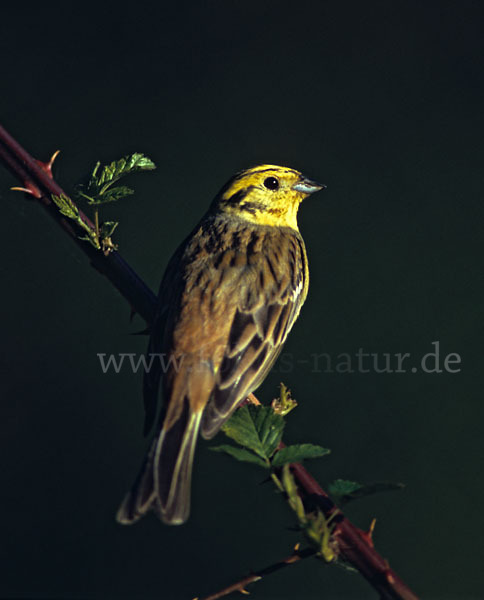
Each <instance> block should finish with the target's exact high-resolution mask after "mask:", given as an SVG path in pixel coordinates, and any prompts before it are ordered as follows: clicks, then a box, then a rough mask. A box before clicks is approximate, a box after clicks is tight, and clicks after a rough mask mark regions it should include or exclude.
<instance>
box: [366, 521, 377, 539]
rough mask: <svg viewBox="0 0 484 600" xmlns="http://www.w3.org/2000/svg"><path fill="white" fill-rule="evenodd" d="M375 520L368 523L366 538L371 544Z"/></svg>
mask: <svg viewBox="0 0 484 600" xmlns="http://www.w3.org/2000/svg"><path fill="white" fill-rule="evenodd" d="M375 525H376V519H373V520H372V522H371V523H370V528H369V529H368V534H367V535H368V537H369V538H370V540H371V541H372V542H373V532H374V531H375Z"/></svg>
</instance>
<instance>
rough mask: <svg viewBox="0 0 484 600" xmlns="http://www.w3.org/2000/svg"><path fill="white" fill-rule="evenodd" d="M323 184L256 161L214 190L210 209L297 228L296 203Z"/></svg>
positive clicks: (251, 219) (247, 218)
mask: <svg viewBox="0 0 484 600" xmlns="http://www.w3.org/2000/svg"><path fill="white" fill-rule="evenodd" d="M324 187H325V186H324V185H321V184H320V183H316V182H315V181H311V180H310V179H307V178H306V177H304V176H303V175H301V173H299V171H295V170H294V169H289V168H288V167H278V166H276V165H259V166H257V167H253V168H252V169H247V170H246V171H241V172H240V173H237V174H236V175H235V176H234V177H232V179H230V181H228V182H227V183H226V184H225V186H224V187H223V188H222V189H221V190H220V192H219V193H218V194H217V196H216V198H215V200H214V201H213V204H212V207H211V209H212V210H215V211H219V212H223V213H226V214H229V215H234V216H238V217H240V218H242V219H245V220H246V221H250V222H251V223H255V224H257V225H273V226H276V227H292V228H293V229H296V230H297V210H298V208H299V204H300V203H301V201H302V200H303V199H304V198H306V196H309V194H312V193H313V192H317V191H318V190H321V189H323V188H324Z"/></svg>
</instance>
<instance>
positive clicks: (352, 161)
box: [0, 1, 484, 599]
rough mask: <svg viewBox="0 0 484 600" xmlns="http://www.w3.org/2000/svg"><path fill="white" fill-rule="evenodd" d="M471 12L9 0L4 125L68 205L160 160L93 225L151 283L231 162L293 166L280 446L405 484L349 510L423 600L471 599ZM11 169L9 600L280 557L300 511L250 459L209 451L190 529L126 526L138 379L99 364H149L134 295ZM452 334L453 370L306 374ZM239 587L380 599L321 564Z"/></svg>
mask: <svg viewBox="0 0 484 600" xmlns="http://www.w3.org/2000/svg"><path fill="white" fill-rule="evenodd" d="M482 16H483V11H482V4H481V3H479V2H469V1H463V2H459V3H457V2H424V3H417V2H369V3H366V2H332V3H329V2H306V1H299V2H294V3H283V2H267V1H258V2H254V1H245V2H239V1H237V2H235V1H233V2H221V1H218V2H191V3H188V4H180V5H179V6H178V7H175V6H174V5H173V4H171V3H170V4H168V3H158V4H157V5H156V6H155V5H153V4H148V3H137V4H133V5H131V6H127V7H125V8H122V7H121V6H120V5H117V6H116V5H114V4H107V3H98V4H97V5H95V6H92V7H91V6H88V5H86V4H81V3H78V4H76V5H71V4H68V3H64V4H63V5H58V6H56V5H55V3H54V4H51V3H37V4H35V5H33V6H30V7H27V6H26V5H23V4H21V3H16V4H10V5H8V7H4V8H3V9H2V17H1V24H0V56H1V66H0V72H1V82H2V83H1V85H2V91H1V95H0V111H1V118H2V121H3V123H4V125H5V126H6V127H7V129H9V130H10V131H11V132H12V133H13V134H14V135H15V136H16V137H17V138H18V139H19V141H21V142H22V143H23V144H24V145H25V146H26V148H27V149H28V150H29V151H31V152H32V153H33V154H34V155H36V156H38V157H39V158H43V159H46V158H48V156H49V155H50V153H51V152H53V151H54V150H55V149H57V148H60V149H61V150H62V154H61V156H60V158H59V159H58V164H57V169H56V177H57V179H58V180H59V182H60V183H61V184H62V185H64V186H65V188H66V189H68V190H69V189H70V187H71V186H72V185H73V184H74V183H76V182H78V181H79V179H81V178H82V177H83V176H84V175H85V174H87V173H88V172H89V171H90V169H91V168H92V166H93V164H94V162H95V161H96V160H97V159H101V160H111V159H114V158H117V157H119V156H121V155H123V154H126V153H129V152H132V151H141V152H144V153H146V154H148V155H149V156H151V157H152V158H153V159H154V160H155V161H156V163H157V164H158V170H157V171H156V172H154V173H150V174H146V175H138V176H136V177H135V178H133V180H132V183H133V185H135V187H136V190H137V194H136V197H135V198H132V199H129V200H126V201H125V202H123V203H122V204H120V205H119V206H110V207H108V209H106V211H105V215H106V217H110V218H115V219H116V220H119V221H121V225H120V227H119V233H118V234H117V236H116V240H117V242H118V243H119V244H120V250H121V253H122V254H123V256H124V257H125V258H126V259H127V260H128V261H129V262H130V263H131V264H132V266H133V267H134V268H135V269H136V270H137V271H138V272H139V274H140V275H141V276H142V277H143V278H145V280H146V281H147V282H148V284H149V285H150V286H152V287H153V288H157V286H158V282H159V280H160V278H161V275H162V271H163V268H164V266H165V264H166V261H167V260H168V258H169V256H170V254H171V253H172V251H173V250H174V248H175V247H176V245H177V243H178V242H179V241H180V240H181V239H182V238H183V237H184V236H185V235H186V234H187V232H188V231H189V230H190V229H191V227H192V226H193V225H194V223H195V222H196V221H197V220H198V218H199V217H200V216H201V214H203V212H204V211H205V209H206V207H207V206H208V204H209V202H210V200H211V198H212V197H213V195H214V194H215V193H216V192H217V190H218V189H219V188H220V187H221V185H222V184H223V183H224V182H225V180H226V179H227V178H228V177H229V176H230V175H231V174H232V173H233V172H234V171H237V170H239V169H241V168H244V167H246V166H249V165H252V164H254V163H258V162H271V163H276V164H277V163H281V164H285V165H289V166H292V167H296V168H299V169H300V170H302V171H304V173H305V174H307V175H308V176H310V177H313V178H315V179H318V180H320V181H322V182H324V183H326V184H327V186H328V189H327V190H326V191H325V192H323V193H320V194H318V195H317V196H315V197H314V198H312V199H309V200H308V201H306V202H305V204H304V205H303V207H302V210H301V213H300V228H301V231H302V233H303V235H304V238H305V240H306V244H307V248H308V253H309V259H310V267H311V278H312V282H311V287H310V294H309V298H308V301H307V304H306V306H305V307H304V309H303V312H302V314H301V317H300V320H299V321H298V323H297V325H296V326H295V328H294V330H293V332H292V334H291V336H290V339H289V341H288V343H287V346H286V350H287V352H288V353H290V355H291V356H292V357H293V360H294V368H293V369H292V370H291V372H288V373H281V372H277V368H276V372H274V373H272V374H271V375H270V376H269V377H268V378H267V380H266V382H265V383H264V385H263V387H262V388H261V389H260V394H259V395H260V397H261V398H263V399H264V400H270V399H271V398H273V397H274V396H275V395H276V393H277V384H278V382H279V381H280V380H281V379H283V380H284V381H285V382H286V384H287V385H289V386H290V387H291V389H292V391H293V394H294V396H295V397H296V398H297V400H298V401H299V404H300V406H299V408H298V409H297V411H296V412H295V413H294V414H293V416H291V418H290V420H289V423H288V427H287V432H286V440H287V441H288V442H306V441H308V442H314V443H317V442H319V443H321V444H323V445H325V446H327V447H329V448H331V449H332V451H333V452H332V454H331V455H330V456H329V458H325V459H322V460H320V461H317V462H314V463H313V465H312V466H311V468H312V470H313V472H314V473H315V474H316V475H317V477H318V478H319V479H320V480H321V482H323V483H324V484H327V483H328V482H330V481H331V480H333V479H334V478H336V477H341V478H348V479H354V480H357V481H375V480H389V481H402V482H404V483H406V484H407V488H406V490H405V491H403V492H400V493H387V494H382V495H380V496H375V497H371V498H367V499H365V500H362V501H360V502H358V503H356V504H354V505H350V506H349V507H348V511H347V512H348V515H349V516H350V517H351V518H352V519H353V520H354V521H355V522H356V523H357V524H359V525H360V526H361V527H367V526H368V524H369V522H370V520H371V518H373V517H377V528H376V533H375V539H376V544H377V547H378V549H379V550H380V551H381V553H382V554H383V555H384V556H386V557H388V559H389V560H390V562H391V564H392V566H393V567H394V568H395V569H396V571H397V572H398V573H399V574H400V575H401V576H402V578H403V579H404V580H406V581H407V582H408V584H409V585H410V586H411V587H413V588H414V589H415V590H416V591H417V592H418V593H419V594H421V595H422V597H424V598H432V599H437V598H438V599H441V598H442V599H444V598H449V599H450V598H452V599H457V598H459V599H460V598H465V599H474V598H481V597H482V595H481V594H482V592H483V589H484V576H483V575H482V541H481V539H480V532H481V531H482V492H483V478H482V457H483V452H482V433H481V432H482V418H483V409H482V406H483V403H482V397H481V388H482V385H481V382H482V377H481V370H482V337H483V336H482V329H483V325H482V308H481V306H482V292H483V287H484V286H483V270H482V267H483V260H482V224H483V208H482V189H483V177H482V175H481V172H482V160H483V154H484V152H483V150H482V137H483V136H482V110H483V101H484V97H483V96H484V94H483V92H484V77H483V36H482ZM11 185H15V182H14V180H13V179H12V178H11V177H10V176H9V175H8V174H7V173H6V172H5V171H4V170H3V169H0V200H1V207H2V219H1V235H0V240H1V242H0V243H1V255H2V267H1V285H2V294H1V298H2V304H1V314H2V371H3V374H2V377H1V380H0V381H1V384H0V385H1V399H2V401H1V408H0V436H1V437H0V456H1V459H0V464H1V491H0V595H1V596H2V597H4V596H15V597H23V598H24V597H34V598H41V597H42V598H44V597H67V598H106V597H108V598H117V597H125V598H168V599H172V598H173V599H178V598H185V599H188V598H192V597H193V596H196V595H200V596H201V595H203V594H207V593H209V592H213V591H215V590H217V589H218V588H220V587H222V586H223V585H226V584H228V583H229V582H231V581H232V580H234V579H235V578H237V577H239V576H241V575H243V574H245V573H246V572H247V571H249V570H250V569H257V568H261V567H263V566H266V565H268V564H270V563H271V562H273V561H276V560H277V559H279V558H281V557H283V556H285V555H287V554H288V553H289V552H290V550H291V547H292V545H293V544H294V543H295V542H296V541H297V540H298V539H299V538H298V535H297V533H295V532H294V531H291V530H290V529H289V528H290V527H291V526H292V525H293V520H292V516H291V515H290V514H289V512H288V509H287V508H286V506H285V505H284V503H283V501H282V499H281V498H279V497H277V496H276V495H275V494H274V493H273V491H272V489H271V488H270V486H269V485H259V483H260V482H261V480H262V479H263V474H262V473H260V472H258V471H257V469H256V468H255V467H251V466H246V465H242V464H239V463H235V461H232V460H231V459H229V458H226V457H224V456H222V455H219V454H215V453H211V452H209V451H208V449H207V444H206V443H205V442H202V443H201V444H200V446H199V451H198V454H197V459H196V468H195V474H194V486H193V511H192V516H191V518H190V521H189V523H188V524H187V525H186V526H184V527H178V528H168V527H164V526H162V525H161V524H160V523H159V522H157V520H156V519H155V518H154V517H152V516H150V517H148V518H146V519H144V520H142V521H141V522H140V523H139V524H137V525H136V526H134V527H131V528H126V527H121V526H119V525H117V524H116V522H115V521H114V514H115V511H116V509H117V506H118V504H119V502H120V500H121V498H122V496H123V494H124V492H125V491H126V490H127V489H128V487H129V485H130V484H131V482H132V480H133V478H134V476H135V474H136V472H137V470H138V467H139V465H140V462H141V458H142V454H143V452H144V449H145V446H146V441H145V440H143V438H142V435H141V428H142V418H143V415H142V402H141V377H140V375H132V374H130V373H129V372H127V371H124V372H122V373H121V374H119V375H114V374H110V375H103V374H102V372H101V369H100V366H99V362H98V359H97V356H96V354H97V353H99V352H105V353H110V352H142V351H143V350H144V347H145V340H144V339H143V338H140V337H133V336H131V335H130V333H131V332H133V331H136V330H138V329H140V328H141V327H142V322H141V320H138V321H137V322H135V323H133V324H130V322H129V307H128V306H127V305H126V303H125V302H124V300H122V299H121V298H120V297H119V295H118V294H117V293H116V291H115V290H114V289H113V288H112V287H111V286H110V285H109V283H107V281H105V280H104V279H103V278H102V277H100V276H99V275H98V274H96V272H94V271H93V270H92V269H91V268H90V267H89V265H88V263H87V261H86V259H85V257H84V255H83V254H82V253H81V252H80V251H79V250H78V249H77V248H76V247H75V246H74V244H72V242H71V241H70V240H69V239H68V238H67V237H66V236H65V235H64V234H63V233H62V231H61V230H60V229H59V228H58V227H57V226H56V225H55V224H54V223H53V222H51V220H50V219H49V218H48V216H47V215H46V214H44V212H43V211H42V210H41V209H40V208H39V207H38V206H36V205H35V204H34V203H32V202H29V201H26V200H25V199H24V198H23V197H22V195H20V194H18V193H16V194H15V193H11V192H9V191H8V188H9V187H10V186H11ZM436 340H438V341H440V345H441V351H442V353H443V354H448V353H450V352H456V353H459V355H460V356H461V358H462V371H461V372H460V373H457V374H448V373H447V374H446V373H442V374H425V373H416V374H412V373H407V374H395V373H394V374H375V373H373V374H372V373H370V374H358V373H354V374H346V375H343V374H338V373H333V374H330V373H326V374H321V373H313V372H311V366H310V365H309V364H304V363H302V362H300V363H297V362H296V361H297V360H304V359H307V358H308V357H309V356H310V355H311V354H312V353H321V352H327V353H329V354H332V355H334V356H336V355H337V354H338V353H341V352H345V353H350V354H354V353H356V352H357V351H358V349H359V348H363V349H364V350H365V351H369V352H380V353H385V352H391V353H394V352H411V353H412V354H413V356H414V357H421V356H422V355H423V354H425V353H427V352H429V351H430V350H431V349H432V346H431V343H432V342H433V341H436ZM253 593H254V597H256V598H266V599H278V598H281V599H282V598H300V599H309V598H355V599H364V598H375V594H374V593H373V591H372V590H371V589H370V588H369V587H368V586H367V584H366V583H365V582H364V581H363V580H362V579H361V578H360V577H359V576H357V575H355V574H348V573H345V572H343V571H342V570H340V569H337V568H334V567H333V568H324V567H322V566H320V565H319V564H318V563H317V562H316V561H314V560H309V561H306V562H305V563H303V564H299V565H297V566H294V567H292V568H291V569H286V570H285V571H284V572H281V573H278V574H275V575H273V576H271V577H270V578H268V579H267V580H266V581H263V582H261V583H260V584H258V586H257V588H254V589H253Z"/></svg>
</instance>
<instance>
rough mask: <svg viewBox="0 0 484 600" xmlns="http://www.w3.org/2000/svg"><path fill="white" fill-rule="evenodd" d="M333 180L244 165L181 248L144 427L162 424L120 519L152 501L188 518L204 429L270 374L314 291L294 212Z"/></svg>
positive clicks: (148, 375)
mask: <svg viewBox="0 0 484 600" xmlns="http://www.w3.org/2000/svg"><path fill="white" fill-rule="evenodd" d="M325 187H326V186H324V185H322V184H320V183H317V182H316V181H313V180H311V179H308V178H307V177H305V176H303V175H302V174H301V173H300V172H299V171H297V170H295V169H291V168H289V167H281V166H277V165H270V164H263V165H258V166H255V167H252V168H249V169H246V170H243V171H240V172H238V173H236V174H235V175H234V176H233V177H232V178H231V179H230V180H229V181H228V182H227V183H226V184H225V185H224V186H223V187H222V189H221V190H220V192H219V193H218V194H217V195H216V196H215V198H214V200H213V202H212V203H211V205H210V207H209V209H208V211H207V213H206V214H205V216H204V217H203V218H202V219H201V221H200V222H199V223H198V225H197V226H196V227H195V228H194V230H193V231H192V232H191V234H190V235H189V236H188V237H187V238H186V239H185V240H184V241H183V242H182V243H181V245H180V246H179V247H178V249H177V250H176V251H175V253H174V255H173V257H172V258H171V260H170V261H169V263H168V266H167V268H166V271H165V274H164V276H163V279H162V282H161V285H160V291H159V295H158V301H157V308H156V314H155V317H154V320H153V322H152V326H151V333H150V341H149V345H148V352H147V355H148V356H149V357H150V358H152V359H153V360H152V361H151V363H150V365H149V366H150V368H147V369H146V372H145V375H144V381H143V396H144V407H145V425H144V430H145V435H146V434H147V433H148V432H149V431H150V430H151V429H152V428H153V425H154V423H155V421H157V427H156V430H155V435H154V436H153V439H152V442H151V446H150V449H149V451H148V453H147V455H146V457H145V460H144V463H143V465H142V468H141V471H140V473H139V475H138V477H137V479H136V481H135V483H134V485H133V487H132V489H131V491H130V492H128V494H127V495H126V496H125V498H124V500H123V502H122V504H121V506H120V508H119V510H118V512H117V515H116V518H117V521H118V522H119V523H121V524H132V523H134V522H136V521H138V519H140V518H141V517H142V516H144V515H145V514H146V513H148V512H150V511H154V512H155V513H156V515H157V516H158V517H159V518H160V519H161V520H162V521H163V522H164V523H166V524H169V525H179V524H182V523H184V522H185V521H186V520H187V519H188V516H189V513H190V495H191V490H190V488H191V474H192V465H193V459H194V452H195V445H196V442H197V438H198V437H199V433H201V435H202V437H203V438H205V439H210V438H212V437H213V436H214V435H215V434H216V433H217V432H218V431H219V429H220V427H221V426H222V425H223V423H224V422H225V421H226V420H227V419H228V418H229V417H230V416H231V415H232V413H233V412H234V410H235V409H236V408H237V407H238V406H239V405H240V404H242V403H243V402H244V401H245V399H246V398H247V396H248V395H249V394H250V393H251V392H253V391H254V390H255V389H256V388H257V387H258V386H259V385H260V384H261V383H262V381H263V380H264V378H265V377H266V375H267V373H268V372H269V370H270V369H271V367H272V365H273V364H274V362H275V360H276V359H277V357H278V355H279V353H280V352H281V349H282V347H283V344H284V342H285V341H286V338H287V335H288V333H289V331H290V330H291V328H292V326H293V325H294V322H295V321H296V319H297V318H298V316H299V312H300V310H301V307H302V305H303V303H304V301H305V300H306V296H307V293H308V284H309V270H308V261H307V255H306V249H305V245H304V241H303V238H302V236H301V234H300V232H299V229H298V224H297V212H298V208H299V205H300V203H301V201H302V200H303V199H304V198H306V197H307V196H309V195H310V194H312V193H314V192H317V191H319V190H321V189H323V188H325ZM160 387H161V391H162V394H161V395H162V397H163V401H162V406H161V409H160V411H159V412H160V415H159V417H158V419H156V414H157V406H158V396H159V395H160V394H159V388H160Z"/></svg>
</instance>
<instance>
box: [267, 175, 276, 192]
mask: <svg viewBox="0 0 484 600" xmlns="http://www.w3.org/2000/svg"><path fill="white" fill-rule="evenodd" d="M264 185H265V186H266V188H267V189H268V190H277V188H278V187H279V181H278V180H277V179H276V178H275V177H266V179H264Z"/></svg>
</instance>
